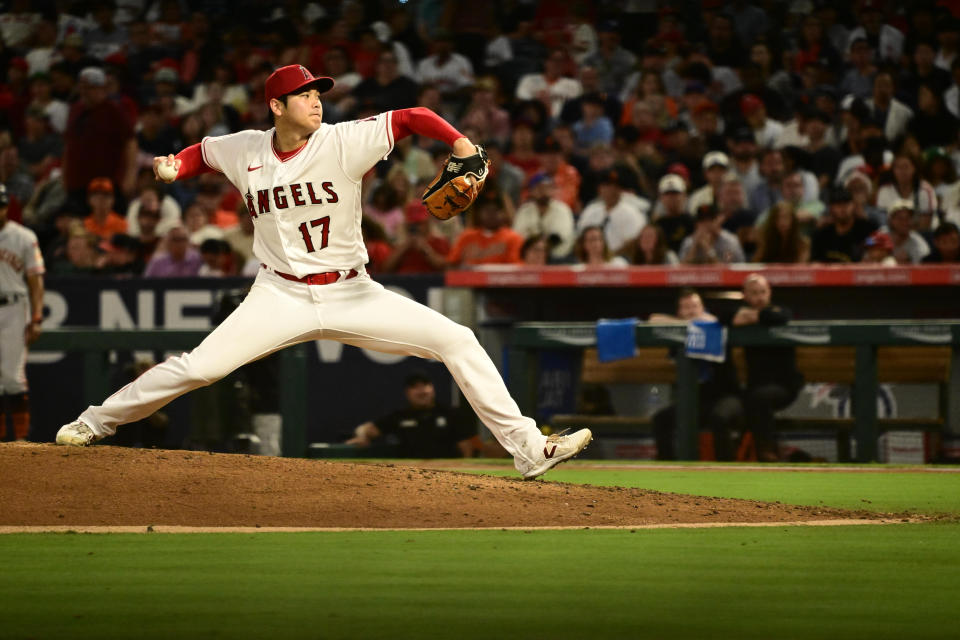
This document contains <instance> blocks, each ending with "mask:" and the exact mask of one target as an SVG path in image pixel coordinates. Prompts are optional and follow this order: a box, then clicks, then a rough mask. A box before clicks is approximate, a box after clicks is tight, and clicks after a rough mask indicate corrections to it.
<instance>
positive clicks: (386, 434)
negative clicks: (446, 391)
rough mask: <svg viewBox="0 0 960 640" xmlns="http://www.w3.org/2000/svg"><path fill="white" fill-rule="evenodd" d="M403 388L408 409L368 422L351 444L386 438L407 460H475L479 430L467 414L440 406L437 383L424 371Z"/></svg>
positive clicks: (415, 373) (361, 444)
mask: <svg viewBox="0 0 960 640" xmlns="http://www.w3.org/2000/svg"><path fill="white" fill-rule="evenodd" d="M403 387H404V394H405V395H406V397H407V407H406V408H404V409H400V410H398V411H394V412H393V413H390V414H388V415H386V416H384V417H382V418H378V419H377V420H375V421H373V422H364V423H363V424H361V425H360V426H358V427H357V428H356V429H355V430H354V437H353V438H351V439H350V440H347V444H354V445H357V446H361V447H366V446H369V445H370V443H371V441H373V440H376V439H378V438H381V437H382V438H384V440H385V441H386V442H387V443H391V442H393V443H395V444H396V445H397V447H398V452H399V455H400V457H404V458H457V457H464V458H468V457H471V456H472V455H473V453H474V451H475V449H476V446H475V442H476V436H477V429H476V426H474V425H472V424H471V423H470V422H471V421H470V420H469V419H468V417H467V416H466V415H464V412H462V411H460V410H458V409H452V408H450V407H443V406H438V405H437V402H436V401H437V394H436V390H435V389H434V387H433V382H432V381H431V380H430V378H429V377H427V375H426V374H425V373H423V372H422V371H415V372H413V373H411V374H410V375H409V376H407V378H406V380H405V381H404V385H403Z"/></svg>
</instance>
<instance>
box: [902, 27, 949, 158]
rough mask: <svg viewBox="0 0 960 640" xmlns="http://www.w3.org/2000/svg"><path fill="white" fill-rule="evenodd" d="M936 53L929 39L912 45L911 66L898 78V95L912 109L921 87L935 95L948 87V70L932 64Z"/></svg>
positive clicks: (939, 94) (917, 100)
mask: <svg viewBox="0 0 960 640" xmlns="http://www.w3.org/2000/svg"><path fill="white" fill-rule="evenodd" d="M936 55H937V51H936V48H935V47H934V45H933V43H932V42H930V41H927V40H918V41H916V42H915V43H914V45H913V65H912V68H911V69H910V70H909V71H908V72H906V73H904V74H903V76H902V78H901V80H900V95H901V96H903V98H904V100H906V103H907V105H908V106H910V108H912V109H916V107H918V106H919V105H920V88H921V87H926V88H927V89H928V90H929V91H930V92H931V93H933V94H934V95H936V96H942V95H943V93H944V92H945V91H946V90H947V89H948V88H949V87H950V83H951V80H952V79H951V77H950V72H948V71H946V70H944V69H941V68H940V67H938V66H936V65H935V64H934V60H935V59H936ZM924 146H926V145H924Z"/></svg>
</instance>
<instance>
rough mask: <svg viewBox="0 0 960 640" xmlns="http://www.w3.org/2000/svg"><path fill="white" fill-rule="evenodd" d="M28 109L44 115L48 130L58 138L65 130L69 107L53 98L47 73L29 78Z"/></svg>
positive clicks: (51, 86)
mask: <svg viewBox="0 0 960 640" xmlns="http://www.w3.org/2000/svg"><path fill="white" fill-rule="evenodd" d="M29 107H31V108H34V109H38V110H40V111H42V112H43V113H45V114H46V116H47V122H48V123H49V125H50V128H51V129H52V130H53V132H54V133H56V134H57V135H59V136H62V135H63V134H64V132H65V131H66V130H67V118H68V116H69V115H70V105H68V104H67V103H66V102H65V101H63V100H58V99H57V98H55V97H54V96H53V85H52V84H51V80H50V74H49V73H36V74H34V75H32V76H31V77H30V104H29Z"/></svg>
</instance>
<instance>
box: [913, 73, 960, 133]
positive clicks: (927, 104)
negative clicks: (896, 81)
mask: <svg viewBox="0 0 960 640" xmlns="http://www.w3.org/2000/svg"><path fill="white" fill-rule="evenodd" d="M957 131H958V122H957V118H956V117H954V115H953V114H952V113H950V112H949V111H948V110H947V106H946V104H944V102H943V94H942V93H939V92H937V91H936V90H935V89H934V88H933V87H931V86H930V85H926V84H921V85H920V86H919V87H917V117H916V118H914V119H913V120H911V121H910V124H909V125H907V133H908V134H909V135H910V136H912V137H913V139H914V140H916V141H917V144H918V145H920V148H922V149H927V148H929V147H934V146H940V145H944V146H949V145H951V144H953V143H954V142H955V141H956V140H957Z"/></svg>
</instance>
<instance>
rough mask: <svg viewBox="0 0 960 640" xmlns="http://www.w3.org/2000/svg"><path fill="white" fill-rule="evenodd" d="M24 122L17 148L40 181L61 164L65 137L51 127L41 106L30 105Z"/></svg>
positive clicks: (33, 174)
mask: <svg viewBox="0 0 960 640" xmlns="http://www.w3.org/2000/svg"><path fill="white" fill-rule="evenodd" d="M23 123H24V130H23V135H22V136H21V137H20V141H19V143H18V144H17V150H18V151H19V155H20V160H21V161H22V162H23V164H24V165H25V166H26V168H27V172H28V173H29V174H30V177H31V178H32V179H33V180H34V181H35V182H39V181H41V180H45V179H46V178H47V177H48V176H49V174H50V171H51V170H52V169H53V168H54V167H56V166H58V165H59V164H60V156H61V154H62V153H63V139H62V138H61V137H60V136H59V135H57V134H56V133H54V132H53V131H52V130H51V129H50V124H49V118H48V116H47V114H46V112H45V111H44V110H43V109H40V108H39V107H34V106H31V107H28V108H27V112H26V114H25V115H24V121H23Z"/></svg>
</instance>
